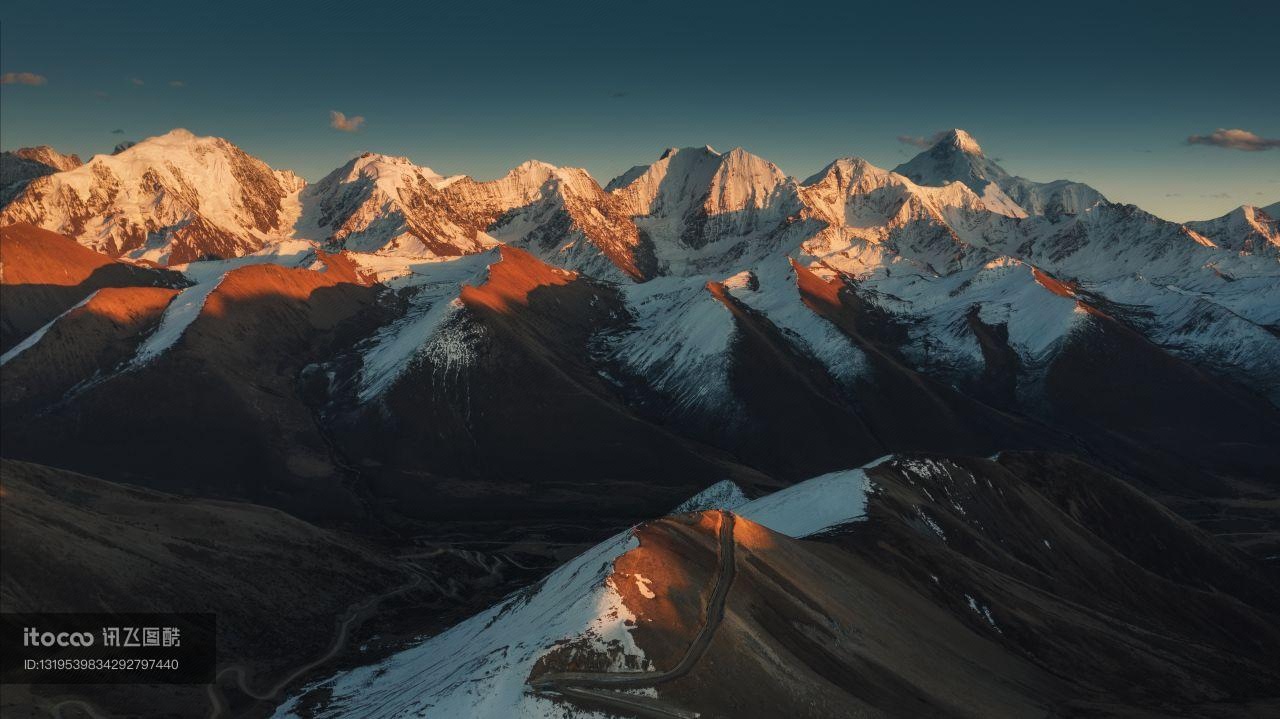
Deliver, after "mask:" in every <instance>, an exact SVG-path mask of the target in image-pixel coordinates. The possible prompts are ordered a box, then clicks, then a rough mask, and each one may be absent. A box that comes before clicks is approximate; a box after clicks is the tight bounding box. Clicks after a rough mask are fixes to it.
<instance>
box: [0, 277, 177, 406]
mask: <svg viewBox="0 0 1280 719" xmlns="http://www.w3.org/2000/svg"><path fill="white" fill-rule="evenodd" d="M177 294H178V290H173V289H168V288H164V287H107V288H104V289H101V290H97V292H96V294H94V295H93V296H92V298H90V299H89V300H88V301H87V302H85V303H84V304H82V305H80V306H79V307H76V308H75V309H72V310H70V311H69V312H66V313H65V314H63V315H61V316H60V317H58V319H57V320H55V321H54V324H53V326H52V327H50V328H49V329H48V331H47V332H45V333H44V335H43V336H42V337H41V338H40V341H39V342H37V343H36V344H35V345H33V346H32V347H29V348H28V349H26V350H24V351H23V352H22V353H21V354H19V355H17V356H16V357H14V358H13V359H11V360H9V362H8V363H6V364H5V366H4V372H3V374H0V388H2V390H3V393H4V400H3V405H4V408H5V411H6V412H14V413H19V414H23V413H25V414H33V413H35V412H37V411H39V410H40V409H42V408H43V407H45V406H47V405H49V404H52V403H54V402H56V401H58V400H59V399H60V398H62V397H65V396H66V395H67V393H68V392H70V391H71V390H72V389H73V388H75V387H76V386H77V385H82V384H85V383H90V382H94V381H96V380H99V379H103V378H105V377H107V376H109V375H110V374H111V373H113V372H115V371H117V370H118V369H119V368H120V366H121V365H122V364H123V363H125V362H126V361H128V360H129V359H130V358H132V357H133V356H134V354H135V353H136V352H137V349H138V345H139V344H140V343H141V342H142V340H143V339H144V338H145V337H146V335H147V334H149V333H150V332H152V331H154V330H155V328H156V327H157V326H158V325H159V324H160V317H161V315H163V314H164V310H165V308H166V307H167V306H168V305H169V302H171V301H172V300H173V298H174V296H176V295H177Z"/></svg>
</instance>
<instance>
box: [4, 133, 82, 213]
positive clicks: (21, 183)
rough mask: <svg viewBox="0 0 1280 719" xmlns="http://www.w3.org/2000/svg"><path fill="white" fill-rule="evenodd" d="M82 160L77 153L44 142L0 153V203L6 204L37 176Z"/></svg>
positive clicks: (78, 164)
mask: <svg viewBox="0 0 1280 719" xmlns="http://www.w3.org/2000/svg"><path fill="white" fill-rule="evenodd" d="M82 164H83V163H82V162H81V161H80V158H79V156H77V155H64V154H62V153H60V152H58V151H57V150H55V149H53V148H52V147H49V146H48V145H40V146H39V147H23V148H20V149H17V150H13V151H12V152H10V151H5V152H3V153H0V206H3V205H5V204H8V202H9V201H10V200H12V199H13V198H14V197H16V196H17V195H18V194H19V193H21V192H22V188H24V187H26V186H27V183H29V182H31V181H32V180H34V179H36V178H37V177H44V176H45V175H52V174H53V173H55V172H63V171H65V170H74V169H75V168H77V167H79V166H80V165H82Z"/></svg>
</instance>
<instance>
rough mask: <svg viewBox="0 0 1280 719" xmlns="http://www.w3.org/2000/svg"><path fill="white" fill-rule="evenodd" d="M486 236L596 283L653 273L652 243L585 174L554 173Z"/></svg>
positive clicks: (624, 210) (646, 276)
mask: <svg viewBox="0 0 1280 719" xmlns="http://www.w3.org/2000/svg"><path fill="white" fill-rule="evenodd" d="M506 204H510V201H507V202H506ZM489 234H490V235H491V236H493V237H494V238H496V239H498V240H500V241H503V242H507V243H510V244H513V245H516V246H519V247H523V248H525V249H527V250H529V251H530V252H532V253H534V254H535V255H537V256H538V257H540V258H542V259H544V260H545V261H547V262H551V263H553V264H555V265H557V266H560V267H567V268H569V269H572V270H575V271H578V272H583V273H586V274H589V275H591V276H593V277H598V278H601V279H607V280H617V281H626V280H635V281H644V280H647V279H651V278H652V277H654V276H655V275H656V274H657V262H656V258H655V256H654V250H653V245H652V242H651V241H649V240H648V238H646V237H644V236H642V235H641V234H640V232H639V230H638V229H637V227H636V224H635V222H634V221H633V220H632V218H631V217H630V215H629V214H628V213H627V206H626V204H625V203H624V202H622V201H621V200H620V199H618V198H617V197H614V196H612V195H609V194H607V193H605V191H604V190H603V189H601V187H600V185H599V184H597V183H596V181H595V179H593V178H592V177H591V176H590V175H589V174H587V172H586V171H585V170H580V169H576V168H554V169H553V171H552V172H551V173H550V174H548V175H547V177H546V180H545V181H544V184H543V186H542V187H541V188H540V191H539V192H538V194H537V195H536V197H535V198H534V199H533V201H531V202H529V203H528V204H526V205H523V206H515V207H513V208H512V209H511V210H509V211H507V212H506V213H504V215H503V216H502V217H501V218H500V219H499V220H498V221H497V223H495V225H494V226H493V227H492V228H491V229H490V231H489Z"/></svg>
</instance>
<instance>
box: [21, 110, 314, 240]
mask: <svg viewBox="0 0 1280 719" xmlns="http://www.w3.org/2000/svg"><path fill="white" fill-rule="evenodd" d="M302 185H303V183H302V180H301V179H299V178H298V177H296V176H295V175H293V174H292V173H287V172H277V171H275V170H272V169H271V168H270V167H268V166H267V165H266V164H265V163H263V162H262V161H261V160H258V159H256V158H253V157H251V156H250V155H248V154H246V153H245V152H244V151H243V150H241V149H240V148H238V147H236V146H235V145H232V144H231V143H229V142H227V141H226V140H223V139H220V138H212V137H196V136H194V135H192V134H191V133H190V132H187V131H186V130H174V131H172V132H169V133H167V134H165V135H161V136H159V137H153V138H150V139H148V140H145V141H143V142H140V143H138V144H137V145H134V146H133V147H130V148H129V149H127V150H125V151H123V152H121V153H120V154H118V155H96V156H94V158H93V159H91V160H90V161H89V162H88V163H87V164H85V165H83V166H81V167H78V168H75V169H73V170H69V171H67V172H60V173H57V174H56V175H50V176H48V177H43V178H39V179H36V180H34V181H33V182H31V183H30V184H29V185H28V186H27V187H26V188H25V189H24V190H23V192H22V194H21V195H20V196H18V197H16V198H15V199H14V200H13V202H12V203H10V204H9V205H8V206H6V207H5V208H4V210H3V211H0V223H3V224H9V223H13V222H30V223H32V224H34V225H37V226H39V227H42V228H45V229H48V230H53V231H55V232H59V233H61V234H64V235H67V236H69V237H72V238H73V239H75V240H76V241H77V242H80V243H81V244H83V245H85V246H86V247H89V248H91V249H94V250H96V251H99V252H102V253H103V254H106V255H108V256H111V257H121V256H125V257H129V258H133V259H145V260H151V261H155V262H158V263H160V264H181V263H184V262H189V261H191V260H196V259H204V258H226V257H235V256H239V255H243V254H247V253H249V252H253V251H255V250H258V249H260V248H261V247H262V246H263V245H264V244H266V243H267V242H269V241H271V240H273V239H279V238H283V237H285V236H286V235H288V233H289V232H290V229H291V227H292V224H293V219H292V215H296V208H295V207H291V200H290V198H291V197H292V196H293V195H295V194H296V193H297V192H298V191H299V190H301V189H302ZM293 204H296V203H293Z"/></svg>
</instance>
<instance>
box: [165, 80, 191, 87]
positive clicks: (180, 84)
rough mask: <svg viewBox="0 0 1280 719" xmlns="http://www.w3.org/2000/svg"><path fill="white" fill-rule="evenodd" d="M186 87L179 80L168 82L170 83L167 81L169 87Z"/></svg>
mask: <svg viewBox="0 0 1280 719" xmlns="http://www.w3.org/2000/svg"><path fill="white" fill-rule="evenodd" d="M186 86H187V83H185V82H183V81H181V80H170V81H169V87H186Z"/></svg>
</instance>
